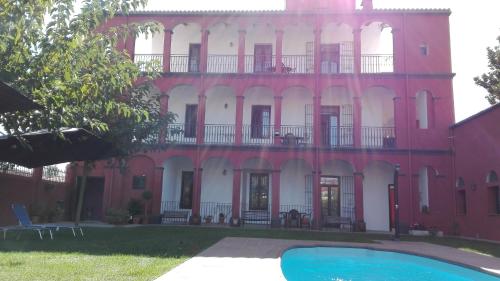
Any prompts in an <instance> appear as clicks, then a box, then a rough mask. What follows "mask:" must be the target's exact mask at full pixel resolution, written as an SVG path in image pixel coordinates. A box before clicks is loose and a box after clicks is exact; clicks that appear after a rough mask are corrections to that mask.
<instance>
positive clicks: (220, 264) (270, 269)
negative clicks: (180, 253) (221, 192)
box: [157, 237, 500, 281]
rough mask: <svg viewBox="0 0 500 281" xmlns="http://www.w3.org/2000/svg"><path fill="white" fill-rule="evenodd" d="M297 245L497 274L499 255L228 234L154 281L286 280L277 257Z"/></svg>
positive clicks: (408, 244)
mask: <svg viewBox="0 0 500 281" xmlns="http://www.w3.org/2000/svg"><path fill="white" fill-rule="evenodd" d="M297 246H344V247H367V248H372V249H380V250H394V251H404V252H409V253H414V254H419V255H425V256H430V257H434V258H438V259H444V260H448V261H452V262H456V263H460V264H465V265H470V266H473V267H478V268H482V269H484V270H486V271H491V272H493V273H497V274H500V259H499V258H495V257H490V256H486V255H480V254H476V253H472V252H466V251H462V250H458V249H455V248H450V247H445V246H440V245H434V244H429V243H424V242H394V241H378V243H343V242H325V241H300V240H278V239H260V238H233V237H228V238H224V239H222V240H221V241H219V242H218V243H216V244H214V245H213V246H211V247H210V248H208V249H206V250H205V251H203V252H201V253H200V254H198V255H197V256H195V257H193V258H191V259H189V260H187V261H186V262H184V263H182V264H181V265H179V266H177V267H176V268H174V269H172V270H171V271H169V272H167V273H166V274H165V275H163V276H161V277H160V278H158V279H157V281H177V280H179V281H180V280H182V281H191V280H228V281H229V280H231V281H233V280H252V281H267V280H286V279H285V277H284V276H283V274H282V273H281V267H280V263H281V259H280V256H281V254H282V253H283V252H284V251H285V250H287V249H289V248H292V247H297Z"/></svg>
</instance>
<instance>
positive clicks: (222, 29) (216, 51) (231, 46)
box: [207, 22, 239, 73]
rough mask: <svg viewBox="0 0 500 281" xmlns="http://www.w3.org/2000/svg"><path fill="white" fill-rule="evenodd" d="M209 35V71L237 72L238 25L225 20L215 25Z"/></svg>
mask: <svg viewBox="0 0 500 281" xmlns="http://www.w3.org/2000/svg"><path fill="white" fill-rule="evenodd" d="M209 31H210V35H209V36H208V61H207V72H209V73H236V72H237V71H238V42H239V40H238V26H237V25H235V24H229V23H225V22H221V23H218V24H216V25H213V26H212V27H210V29H209Z"/></svg>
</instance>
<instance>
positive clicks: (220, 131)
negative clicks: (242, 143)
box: [205, 124, 235, 144]
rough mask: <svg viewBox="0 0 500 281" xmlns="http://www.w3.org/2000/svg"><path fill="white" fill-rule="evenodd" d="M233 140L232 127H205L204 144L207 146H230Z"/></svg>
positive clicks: (208, 125) (233, 131) (214, 125)
mask: <svg viewBox="0 0 500 281" xmlns="http://www.w3.org/2000/svg"><path fill="white" fill-rule="evenodd" d="M234 138H235V126H234V125H220V124H219V125H217V124H206V125H205V143H207V144H232V143H234Z"/></svg>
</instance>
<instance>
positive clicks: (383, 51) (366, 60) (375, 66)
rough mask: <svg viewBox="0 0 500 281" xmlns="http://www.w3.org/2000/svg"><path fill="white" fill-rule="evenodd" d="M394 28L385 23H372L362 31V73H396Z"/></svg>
mask: <svg viewBox="0 0 500 281" xmlns="http://www.w3.org/2000/svg"><path fill="white" fill-rule="evenodd" d="M393 45H394V42H393V37H392V28H391V27H390V26H389V25H388V24H386V23H383V22H372V23H369V24H367V25H365V26H363V27H362V30H361V72H363V73H382V72H394V52H393Z"/></svg>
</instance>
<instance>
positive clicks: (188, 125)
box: [184, 104, 198, 138]
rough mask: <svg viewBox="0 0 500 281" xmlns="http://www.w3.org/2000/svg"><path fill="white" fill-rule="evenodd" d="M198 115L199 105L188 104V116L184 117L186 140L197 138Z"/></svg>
mask: <svg viewBox="0 0 500 281" xmlns="http://www.w3.org/2000/svg"><path fill="white" fill-rule="evenodd" d="M197 115H198V105H197V104H187V105H186V115H185V117H184V137H186V138H195V137H196V123H197Z"/></svg>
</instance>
